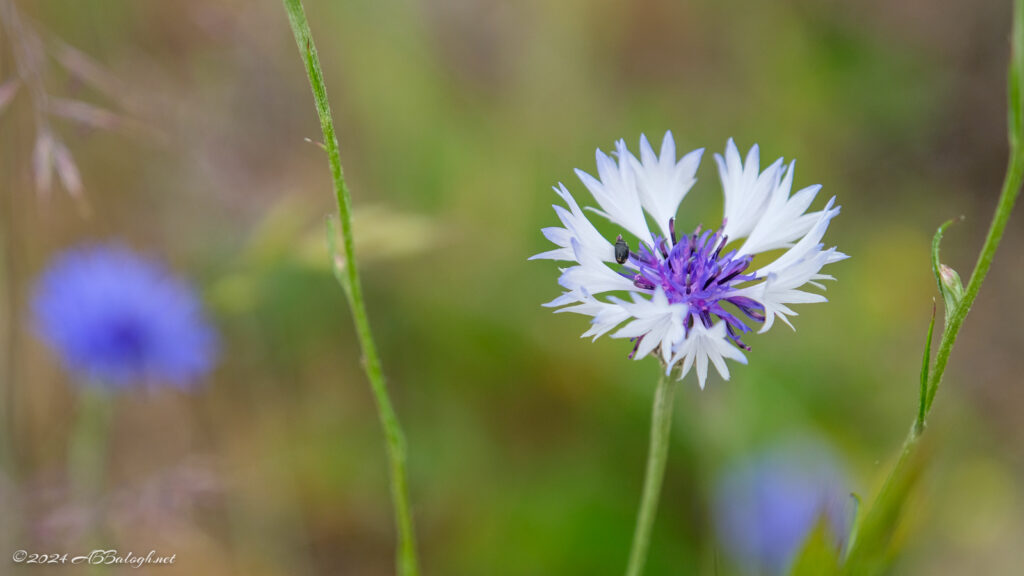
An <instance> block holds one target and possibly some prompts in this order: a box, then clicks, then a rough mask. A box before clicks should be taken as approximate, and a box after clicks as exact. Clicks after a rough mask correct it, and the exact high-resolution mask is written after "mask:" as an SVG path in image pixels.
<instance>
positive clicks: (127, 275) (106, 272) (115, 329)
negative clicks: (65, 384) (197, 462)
mask: <svg viewBox="0 0 1024 576" xmlns="http://www.w3.org/2000/svg"><path fill="white" fill-rule="evenodd" d="M32 312H33V323H34V327H35V329H36V332H37V333H38V334H39V335H40V336H41V337H42V339H43V340H45V341H46V343H47V344H49V345H50V346H51V347H52V348H53V349H54V350H55V351H56V352H57V354H58V355H59V356H60V358H61V360H62V361H63V363H64V365H65V366H66V368H67V369H68V370H69V371H70V372H72V373H73V374H74V375H75V376H76V377H77V378H79V379H81V380H82V381H84V382H87V383H90V384H94V385H99V386H105V387H108V388H115V389H116V388H124V387H129V386H146V385H153V384H167V385H172V386H179V387H184V386H188V385H190V384H194V383H195V382H196V381H197V380H198V379H200V378H201V377H202V376H204V375H205V374H206V373H208V372H209V371H210V370H211V369H212V368H213V365H214V362H215V360H216V356H217V334H216V332H215V331H214V329H213V327H212V326H211V325H210V323H209V322H208V320H207V319H206V316H205V315H204V313H203V309H202V306H201V304H200V301H199V299H198V297H197V295H196V293H195V291H194V290H193V289H192V287H191V286H190V285H188V284H187V283H185V282H184V281H182V280H181V279H179V278H177V277H175V276H174V275H173V274H171V272H170V271H169V270H167V269H166V268H165V267H164V266H162V265H161V264H160V263H158V262H156V261H153V260H150V259H147V258H144V257H142V256H140V255H138V254H136V253H134V252H132V251H131V250H130V249H128V248H126V247H124V246H120V245H115V244H102V245H90V246H85V247H80V248H75V249H71V250H68V251H67V252H65V253H63V254H61V255H59V256H58V257H57V258H56V259H54V261H53V262H52V263H51V264H50V266H49V267H48V268H47V269H46V271H45V272H43V274H42V277H41V278H40V280H39V282H38V284H37V285H36V286H35V291H34V294H33V299H32Z"/></svg>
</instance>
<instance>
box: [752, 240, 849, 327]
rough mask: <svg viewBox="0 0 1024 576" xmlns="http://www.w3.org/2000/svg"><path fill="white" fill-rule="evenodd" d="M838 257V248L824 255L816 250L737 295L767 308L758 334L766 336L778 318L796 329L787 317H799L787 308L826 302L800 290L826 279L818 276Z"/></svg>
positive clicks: (821, 251) (827, 251) (821, 297)
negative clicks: (822, 269)
mask: <svg viewBox="0 0 1024 576" xmlns="http://www.w3.org/2000/svg"><path fill="white" fill-rule="evenodd" d="M835 253H836V252H835V248H830V249H828V250H824V251H823V250H820V249H817V248H816V249H815V251H813V252H812V253H811V254H809V255H807V256H805V257H804V259H803V260H800V261H798V262H795V263H793V264H791V265H789V266H787V267H785V268H782V269H781V270H778V271H777V272H772V273H769V274H768V276H767V278H766V279H765V281H764V282H761V283H759V284H755V285H752V286H746V287H743V288H740V289H739V290H737V291H736V292H737V293H738V294H741V295H744V296H747V297H749V298H753V299H754V300H756V301H758V302H760V303H761V305H763V306H764V313H765V322H764V325H762V326H761V330H760V331H759V332H761V333H764V332H767V331H768V330H769V329H770V328H771V327H772V325H773V324H774V322H775V318H781V319H782V321H783V322H785V323H786V324H788V325H789V327H790V328H792V327H793V325H792V324H791V323H790V321H789V319H788V316H795V315H796V313H795V312H793V310H791V309H790V308H789V307H788V306H787V305H788V304H811V303H816V302H826V301H827V300H826V298H825V297H824V296H822V295H821V294H815V293H813V292H804V291H802V290H800V288H801V287H803V286H805V285H807V284H812V285H815V284H816V283H815V282H814V280H815V279H818V278H822V277H823V275H822V274H819V273H818V272H819V271H820V270H821V268H822V267H823V266H825V265H826V264H828V263H829V262H830V261H831V260H832V259H833V258H834V257H835ZM759 274H760V273H759ZM818 286H820V284H818Z"/></svg>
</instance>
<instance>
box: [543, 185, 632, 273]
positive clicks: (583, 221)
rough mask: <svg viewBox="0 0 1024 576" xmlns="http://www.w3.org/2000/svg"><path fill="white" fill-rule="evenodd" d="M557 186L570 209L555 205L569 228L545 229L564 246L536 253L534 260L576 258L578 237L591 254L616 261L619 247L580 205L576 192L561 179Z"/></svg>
mask: <svg viewBox="0 0 1024 576" xmlns="http://www.w3.org/2000/svg"><path fill="white" fill-rule="evenodd" d="M554 190H555V192H556V193H557V194H558V195H559V196H561V197H562V199H563V200H565V203H566V204H567V205H568V207H569V208H568V210H566V209H565V208H564V207H562V206H558V205H555V206H553V208H554V209H555V213H556V214H558V219H559V220H561V221H562V225H563V226H565V228H557V227H552V228H544V229H543V230H542V231H541V232H543V234H544V237H545V238H547V239H548V240H550V241H551V242H553V243H554V244H556V245H558V246H559V247H560V248H558V249H556V250H550V251H548V252H542V253H540V254H537V255H534V256H532V257H530V260H540V259H548V260H576V255H575V250H573V248H572V240H573V239H575V240H576V241H577V242H579V244H580V247H581V248H582V249H583V251H585V252H586V253H587V254H589V255H592V256H593V257H594V258H597V259H598V260H601V261H603V262H613V261H614V260H615V249H614V247H613V246H612V244H611V242H609V241H608V240H607V239H606V238H605V237H604V236H602V235H601V233H600V232H598V231H597V228H595V227H594V225H593V224H592V223H591V222H590V220H589V219H588V218H587V216H586V215H585V214H584V213H583V210H581V209H580V206H579V204H577V203H576V199H575V198H573V197H572V194H570V193H569V191H568V190H566V188H565V186H564V185H562V184H561V183H559V185H558V186H556V187H555V188H554Z"/></svg>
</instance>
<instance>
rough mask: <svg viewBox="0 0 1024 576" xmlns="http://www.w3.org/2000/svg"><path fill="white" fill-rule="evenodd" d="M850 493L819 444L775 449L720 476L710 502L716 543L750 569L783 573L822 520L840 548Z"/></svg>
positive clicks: (850, 514) (848, 515)
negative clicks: (711, 502) (712, 502)
mask: <svg viewBox="0 0 1024 576" xmlns="http://www.w3.org/2000/svg"><path fill="white" fill-rule="evenodd" d="M849 495H850V486H849V485H848V483H847V480H846V476H845V474H844V473H843V471H842V467H841V466H840V465H839V464H838V463H837V462H836V460H835V458H834V457H833V455H832V454H831V452H829V451H828V450H826V449H825V448H824V447H823V446H820V445H818V444H812V443H806V442H805V443H798V444H793V445H784V446H781V447H777V448H774V449H772V450H769V451H766V452H764V453H762V454H759V455H756V456H754V457H753V458H751V459H749V460H746V461H743V462H740V463H738V464H736V465H734V466H732V467H731V468H730V469H728V470H726V472H725V474H724V475H723V476H722V478H721V479H720V482H719V483H718V486H717V489H716V493H715V499H714V505H713V510H714V520H715V527H716V531H717V533H718V539H719V543H720V545H721V546H722V548H723V549H725V550H726V551H728V552H729V554H730V556H732V557H734V558H735V559H736V560H737V561H738V562H740V563H741V564H744V565H746V568H747V569H748V570H749V572H750V573H758V574H762V573H763V574H782V573H784V572H786V570H787V569H788V568H789V565H790V564H791V563H792V562H793V560H794V558H795V556H796V555H797V553H798V552H799V551H800V548H801V546H802V545H803V543H804V542H805V541H806V539H807V537H808V536H810V535H811V532H812V531H813V530H814V529H815V528H816V527H817V526H819V523H821V522H823V521H824V523H825V524H824V527H825V528H827V530H828V531H829V533H830V535H831V536H832V537H833V538H834V539H835V541H836V544H837V547H841V546H842V544H843V543H844V542H845V540H846V538H847V536H848V535H849V530H850V524H851V522H852V520H853V506H852V501H851V499H850V496H849Z"/></svg>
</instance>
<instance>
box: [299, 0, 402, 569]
mask: <svg viewBox="0 0 1024 576" xmlns="http://www.w3.org/2000/svg"><path fill="white" fill-rule="evenodd" d="M282 1H283V3H284V8H285V10H286V11H287V12H288V20H289V22H290V23H291V28H292V33H293V34H294V35H295V43H296V44H297V45H298V48H299V53H300V54H301V55H302V58H303V61H304V63H305V65H306V74H307V75H308V76H309V84H310V87H311V88H312V90H313V100H314V102H315V103H316V111H317V114H318V115H319V116H320V129H321V130H322V131H323V136H324V147H325V148H326V149H327V158H328V161H329V163H330V167H331V177H332V179H333V181H334V195H335V199H336V200H337V204H338V218H339V221H340V222H341V237H342V243H343V245H344V256H345V263H346V265H345V271H346V272H347V274H346V275H345V276H344V282H343V287H344V288H345V294H346V295H347V296H348V300H349V304H350V306H351V308H352V318H353V320H354V322H355V327H356V334H357V335H358V337H359V343H360V346H361V347H362V350H363V367H364V369H365V370H366V376H367V378H368V379H369V380H370V387H371V388H372V390H373V395H374V399H375V400H376V403H377V411H378V413H379V416H380V421H381V425H382V426H383V428H384V436H385V438H386V439H387V451H388V458H389V460H390V467H391V497H392V500H393V501H394V506H395V524H396V526H397V529H398V550H397V552H396V555H397V562H398V573H399V574H400V575H401V576H416V575H417V574H419V565H418V562H417V559H416V539H415V534H414V532H413V528H412V512H411V509H410V503H409V489H408V482H407V480H406V469H405V462H406V450H405V436H404V435H403V433H402V428H401V426H400V425H399V423H398V416H397V415H396V414H395V410H394V408H393V407H392V405H391V399H390V397H389V396H388V390H387V386H386V384H385V383H384V373H383V371H382V369H381V364H380V357H379V356H378V355H377V346H376V344H375V343H374V340H373V334H372V333H371V331H370V321H369V319H368V318H367V315H366V306H365V304H364V301H363V289H362V285H361V283H360V280H359V269H358V267H357V266H356V254H355V243H354V242H353V238H352V200H351V197H350V196H349V192H348V186H347V185H346V184H345V177H344V175H343V173H342V169H341V155H340V153H339V152H338V139H337V137H336V136H335V132H334V121H333V119H332V118H331V108H330V103H329V102H328V100H327V87H326V86H325V84H324V76H323V71H322V70H321V68H320V59H319V57H318V56H317V51H316V46H315V45H314V44H313V34H312V32H311V31H310V29H309V23H308V22H307V21H306V13H305V11H304V10H303V8H302V2H301V0H282ZM332 257H333V255H332Z"/></svg>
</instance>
